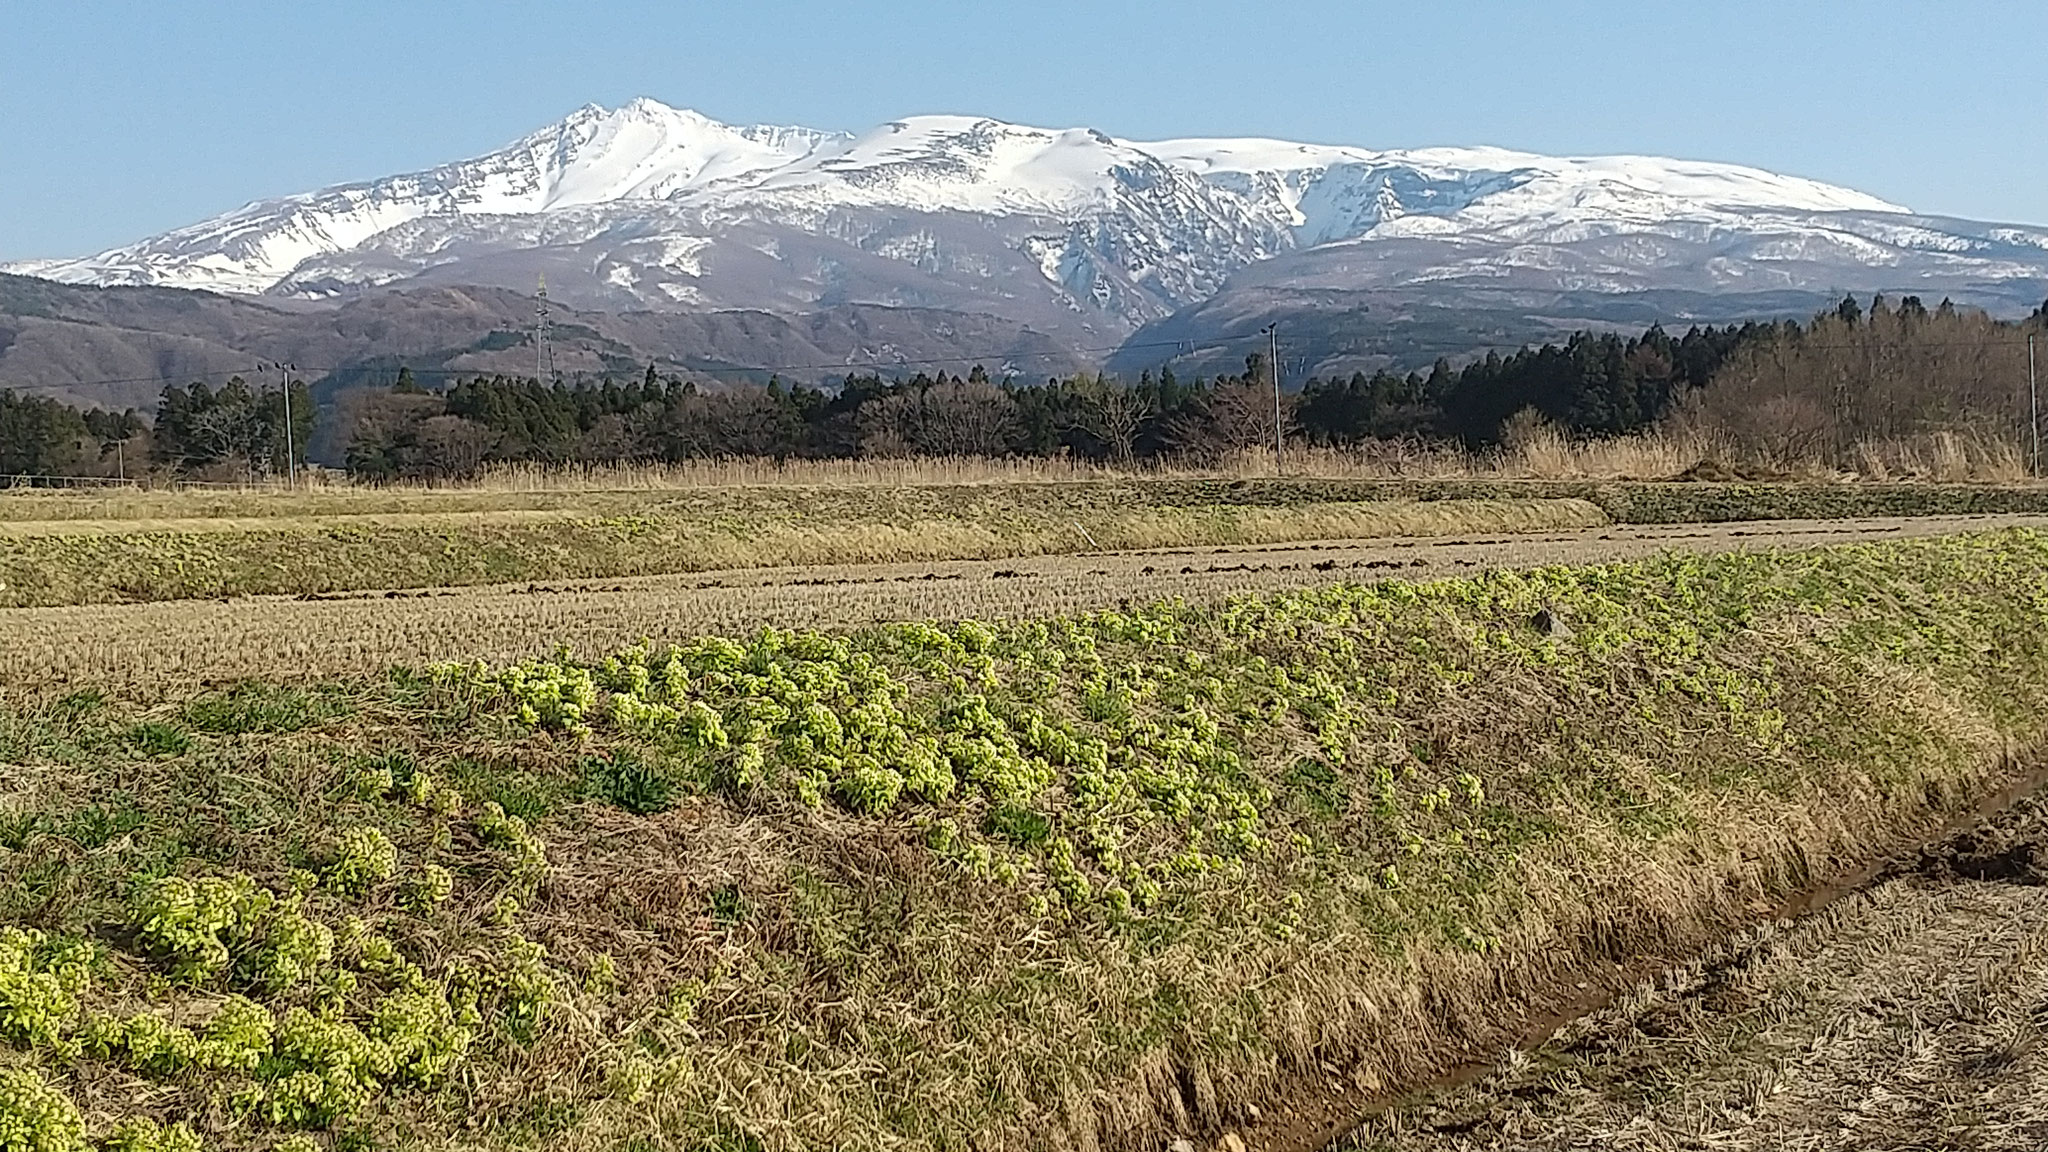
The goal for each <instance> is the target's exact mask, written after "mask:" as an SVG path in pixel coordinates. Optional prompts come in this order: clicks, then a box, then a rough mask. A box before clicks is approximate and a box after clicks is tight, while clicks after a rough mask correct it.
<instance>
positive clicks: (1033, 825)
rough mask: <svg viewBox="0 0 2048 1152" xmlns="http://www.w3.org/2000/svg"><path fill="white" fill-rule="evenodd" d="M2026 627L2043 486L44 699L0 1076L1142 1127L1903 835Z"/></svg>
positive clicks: (2046, 590)
mask: <svg viewBox="0 0 2048 1152" xmlns="http://www.w3.org/2000/svg"><path fill="white" fill-rule="evenodd" d="M1539 610H1541V611H1540V613H1539ZM2044 618H2048V537H2044V536H2042V535H2040V534H2038V533H2033V532H2024V531H2015V532H2004V533H1995V534H1985V535H1979V536H1968V537H1956V538H1944V539H1937V540H1923V541H1912V542H1899V543H1889V544H1881V545H1855V546H1846V547H1839V548H1826V549H1819V550H1815V551H1809V552H1782V553H1745V554H1717V555H1711V556H1665V557H1659V558H1655V559H1650V560H1645V561H1640V562H1634V563H1619V564H1611V565H1604V566H1594V567H1577V568H1562V567H1551V568H1542V569H1535V570H1529V571H1511V572H1498V573H1491V574H1488V575H1484V576H1480V577H1474V578H1469V579H1452V580H1443V581H1437V582H1431V583H1425V584H1406V583H1387V584H1381V585H1374V586H1356V585H1350V586H1338V587H1327V588H1320V589H1312V590H1306V591H1300V592H1294V593H1286V594H1273V595H1266V596H1257V597H1249V598H1243V599H1239V600H1233V601H1231V602H1229V603H1227V604H1224V605H1221V606H1216V607H1189V606H1176V605H1161V606H1156V607H1148V608H1140V609H1134V610H1130V611H1121V612H1111V613H1103V614H1098V615H1093V616H1088V617H1084V618H1079V619H1063V620H1052V621H1025V622H1018V623H1014V624H989V625H983V624H974V623H969V624H963V625H960V626H958V627H949V628H936V627H932V626H929V625H901V626H887V627H878V628H873V629H866V630H861V631H858V632H855V633H853V634H850V635H847V636H843V637H834V636H828V635H819V634H815V633H807V632H796V633H768V634H764V635H760V636H756V637H753V638H751V639H747V640H742V641H730V640H705V641H701V642H692V643H689V644H685V645H684V646H682V647H681V648H680V649H678V650H676V651H673V652H670V651H665V650H659V649H657V650H652V651H649V650H637V651H628V652H622V653H619V654H618V656H617V657H616V658H615V659H612V660H610V661H606V662H600V664H598V665H597V666H585V665H581V664H578V663H574V662H557V661H542V662H539V663H534V664H530V665H527V666H524V667H521V668H517V669H497V668H490V667H480V668H469V669H450V670H446V671H443V672H441V673H438V674H436V675H435V676H434V677H432V678H429V679H422V678H417V677H398V678H395V679H390V680H356V681H348V682H342V683H336V684H333V685H329V686H324V687H315V688H307V687H280V686H274V685H264V684H261V683H254V684H249V685H244V686H241V687H238V688H234V689H230V690H216V691H210V692H205V693H201V694H199V695H196V696H193V697H189V698H186V699H184V700H180V701H173V702H170V703H166V704H161V705H157V706H154V707H150V708H147V709H137V708H136V707H134V706H132V705H128V704H123V703H121V702H119V701H118V700H117V699H111V698H108V697H106V696H104V695H102V694H99V693H94V692H90V691H85V692H73V693H71V694H69V695H66V696H63V697H55V696H49V695H43V696H38V697H28V698H24V697H18V696H17V697H13V698H10V699H9V700H8V702H7V706H6V707H5V709H4V710H0V764H5V765H6V766H7V767H6V768H5V772H6V774H7V780H6V783H7V788H6V792H5V804H4V808H0V814H4V819H0V844H4V845H5V847H6V848H7V849H8V851H7V852H6V853H5V855H4V856H0V921H4V922H7V923H10V924H18V925H32V926H34V927H35V928H36V929H37V930H38V931H39V932H41V933H43V935H41V936H39V937H33V938H13V937H10V938H6V939H0V960H4V962H5V963H4V964H0V969H5V970H6V971H9V972H18V973H23V974H25V975H24V977H23V978H24V979H30V980H33V981H36V982H35V983H33V984H30V985H25V986H26V987H32V988H34V989H37V990H38V991H37V992H36V996H35V998H33V999H24V998H22V997H11V998H10V999H9V1000H7V1001H6V1002H5V1004H4V1007H0V1017H4V1018H0V1035H4V1036H5V1038H6V1039H7V1041H8V1043H9V1044H10V1045H11V1046H12V1049H13V1055H12V1059H11V1062H10V1063H9V1065H8V1066H7V1068H6V1070H5V1076H6V1077H7V1079H6V1083H5V1086H6V1088H7V1090H8V1092H9V1093H11V1094H12V1096H11V1098H12V1099H16V1100H30V1101H33V1102H34V1103H35V1104H36V1110H35V1111H34V1112H33V1114H32V1117H31V1118H32V1119H33V1121H34V1123H35V1124H37V1125H39V1127H38V1128H37V1132H38V1134H49V1135H50V1139H49V1141H48V1142H47V1143H46V1144H44V1145H43V1146H44V1147H47V1148H51V1149H69V1148H73V1147H76V1146H77V1141H78V1140H79V1139H80V1138H81V1136H82V1135H83V1134H85V1133H91V1134H94V1135H104V1134H109V1133H112V1132H114V1131H115V1130H116V1128H117V1126H119V1125H121V1124H123V1123H128V1124H131V1125H132V1124H134V1123H136V1121H137V1118H138V1117H141V1118H145V1119H147V1120H148V1121H149V1122H150V1123H151V1124H162V1123H165V1122H174V1123H186V1124H190V1125H192V1126H193V1127H194V1129H195V1130H196V1133H197V1134H198V1135H200V1136H203V1138H204V1140H205V1142H206V1144H207V1146H209V1147H222V1148H230V1149H239V1148H250V1149H255V1148H265V1147H271V1146H273V1145H274V1143H275V1142H276V1141H277V1140H278V1139H279V1138H280V1137H281V1136H282V1135H283V1134H285V1133H287V1132H289V1131H291V1130H293V1129H296V1128H311V1129H315V1130H325V1131H331V1132H333V1133H334V1134H335V1137H336V1138H337V1139H338V1140H341V1141H345V1142H348V1143H349V1144H351V1145H352V1146H379V1147H385V1146H390V1147H405V1148H451V1149H452V1148H456V1147H477V1146H493V1147H504V1146H531V1147H537V1148H546V1149H562V1150H577V1152H581V1150H583V1149H597V1148H611V1147H617V1146H620V1145H623V1144H632V1145H633V1146H635V1147H640V1148H647V1149H666V1148H676V1149H682V1148H707V1147H709V1148H721V1149H749V1150H757V1152H785V1150H786V1152H796V1150H800V1149H801V1150H809V1149H825V1148H835V1149H867V1148H899V1149H966V1148H969V1147H974V1148H980V1149H989V1148H999V1149H1000V1148H1015V1149H1027V1148H1028V1149H1034V1150H1036V1149H1057V1148H1093V1147H1111V1148H1141V1147H1143V1148H1156V1147H1159V1146H1160V1145H1161V1144H1163V1143H1164V1142H1165V1141H1166V1140H1168V1139H1170V1138H1171V1137H1172V1136H1174V1135H1175V1134H1176V1133H1180V1134H1187V1135H1191V1136H1202V1135H1206V1134H1214V1133H1216V1132H1218V1131H1219V1130H1221V1129H1223V1128H1225V1127H1227V1126H1230V1125H1232V1124H1235V1123H1236V1122H1238V1120H1239V1119H1240V1118H1241V1117H1243V1116H1244V1115H1246V1114H1247V1111H1248V1109H1249V1108H1250V1107H1251V1106H1253V1105H1267V1106H1270V1105H1272V1104H1274V1103H1275V1102H1276V1101H1281V1100H1285V1099H1287V1098H1288V1095H1289V1093H1290V1092H1291V1091H1292V1090H1294V1089H1296V1088H1298V1087H1299V1086H1300V1085H1301V1084H1302V1083H1303V1082H1304V1081H1305V1080H1309V1079H1313V1080H1314V1081H1316V1082H1318V1083H1327V1082H1328V1081H1329V1080H1330V1079H1331V1078H1332V1077H1333V1076H1335V1077H1339V1078H1342V1079H1344V1080H1346V1081H1349V1082H1351V1083H1354V1084H1357V1085H1361V1086H1364V1087H1365V1088H1366V1089H1368V1090H1384V1089H1391V1088H1393V1087H1395V1086H1399V1085H1402V1084H1408V1083H1414V1082H1416V1081H1417V1080H1419V1079H1425V1078H1427V1077H1429V1076H1430V1075H1432V1074H1433V1073H1434V1072H1436V1071H1437V1070H1438V1069H1440V1068H1442V1067H1443V1066H1445V1065H1446V1064H1447V1063H1451V1062H1454V1061H1458V1060H1461V1059H1465V1058H1469V1057H1471V1056H1473V1055H1475V1054H1477V1053H1480V1052H1484V1051H1488V1050H1492V1049H1493V1047H1494V1046H1495V1045H1497V1044H1498V1043H1499V1042H1500V1041H1501V1039H1502V1038H1503V1036H1504V1035H1506V1034H1509V1032H1508V1030H1510V1029H1513V1028H1515V1027H1516V1026H1517V1025H1518V1024H1519V1023H1520V1022H1521V1021H1522V1020H1523V1019H1525V1018H1527V1017H1528V1016H1530V1015H1531V1014H1534V1013H1538V1012H1540V1011H1541V1010H1542V1007H1541V1006H1542V1005H1544V1004H1546V1003H1549V1002H1552V1000H1553V997H1555V996H1556V994H1557V992H1558V990H1559V989H1560V988H1569V987H1570V986H1571V983H1572V982H1573V981H1574V980H1576V979H1582V978H1583V977H1582V976H1581V975H1580V973H1582V972H1585V971H1587V970H1591V969H1599V970H1605V969H1606V968H1607V966H1609V965H1611V964H1612V963H1614V962H1617V961H1625V960H1633V959H1638V958H1641V957H1644V956H1651V955H1659V956H1661V955H1672V956H1678V955H1689V954H1692V953H1693V952H1694V950H1696V949H1697V948H1699V947H1700V946H1702V945H1703V944H1704V943H1706V942H1708V941H1710V940H1712V939H1713V938H1715V937H1716V936H1718V935H1720V934H1721V933H1722V932H1724V931H1725V930H1726V929H1728V928H1730V927H1732V926H1734V925H1738V924H1741V923H1743V922H1745V921H1747V920H1749V919H1750V918H1752V917H1754V916H1756V915H1757V914H1758V909H1760V908H1769V907H1772V906H1774V905H1775V903H1776V902H1777V901H1778V900H1780V899H1781V898H1783V897H1784V896H1785V895H1786V894H1788V893H1790V892H1793V891H1796V890H1799V889H1801V888H1803V887H1805V886H1808V885H1810V884H1812V883H1814V882H1815V880H1816V879H1817V878H1819V877H1823V876H1826V875H1828V874H1830V873H1831V872H1833V871H1834V870H1836V869H1837V868H1840V867H1843V866H1845V865H1847V864H1849V863H1852V862H1857V861H1862V860H1865V859H1868V858H1869V857H1870V856H1871V855H1872V854H1873V853H1875V852H1878V851H1881V850H1882V849H1884V848H1886V847H1888V846H1890V845H1892V844H1894V843H1896V842H1898V841H1899V840H1901V839H1910V838H1914V837H1917V836H1919V835H1922V834H1924V833H1925V832H1926V830H1927V829H1929V828H1930V827H1932V826H1933V825H1934V824H1936V823H1937V822H1938V821H1940V820H1941V819H1943V818H1944V817H1946V816H1948V815H1949V814H1951V813H1953V812H1955V811H1957V810H1959V809H1962V808H1966V807H1968V806H1969V805H1971V804H1973V803H1974V802H1975V801H1977V800H1978V799H1979V798H1981V797H1982V796H1984V795H1986V794H1987V793H1989V792H1991V791H1993V790H1995V789H1996V788H1997V787H1999V786H2001V785H2002V784H2003V783H2004V782H2005V781H2006V780H2007V779H2008V777H2009V776H2010V775H2011V774H2012V773H2013V772H2014V771H2015V769H2014V767H2013V765H2012V756H2013V754H2014V752H2015V751H2016V750H2019V749H2031V748H2038V747H2039V746H2040V742H2041V740H2042V737H2043V736H2044V725H2043V722H2042V720H2041V717H2042V715H2043V714H2044V708H2048V629H2043V628H2042V626H2041V625H2042V623H2043V620H2044ZM1539 619H1540V620H1542V621H1544V622H1545V626H1542V627H1538V626H1537V621H1538V620H1539ZM565 639H568V638H565ZM194 797H205V798H206V800H205V803H203V804H201V803H194V802H193V798H194ZM513 817H517V819H516V820H515V819H513ZM265 893H267V895H264V894H265ZM145 1018H147V1019H145ZM151 1131H156V1129H151Z"/></svg>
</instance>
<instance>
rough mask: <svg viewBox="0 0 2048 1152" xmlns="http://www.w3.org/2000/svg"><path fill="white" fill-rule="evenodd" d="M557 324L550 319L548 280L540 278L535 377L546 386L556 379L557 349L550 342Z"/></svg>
mask: <svg viewBox="0 0 2048 1152" xmlns="http://www.w3.org/2000/svg"><path fill="white" fill-rule="evenodd" d="M554 331H555V322H554V321H553V320H552V319H550V318H549V317H548V278H547V276H546V275H542V276H541V278H540V290H539V291H538V292H536V293H535V294H534V298H533V375H534V378H535V379H537V380H539V381H540V382H541V383H543V384H545V383H547V382H548V381H550V380H553V379H554V378H555V349H554V345H553V344H551V343H550V342H549V337H551V336H553V335H554Z"/></svg>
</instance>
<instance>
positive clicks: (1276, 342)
mask: <svg viewBox="0 0 2048 1152" xmlns="http://www.w3.org/2000/svg"><path fill="white" fill-rule="evenodd" d="M1266 371H1267V373H1268V374H1270V375H1271V376H1272V377H1273V475H1275V476H1278V475H1280V474H1281V473H1283V472H1285V471H1286V470H1287V456H1286V448H1285V447H1284V438H1285V435H1286V431H1287V429H1286V425H1285V424H1284V423H1283V422H1282V421H1281V419H1280V325H1279V323H1278V322H1277V321H1276V322H1274V323H1272V324H1268V325H1266Z"/></svg>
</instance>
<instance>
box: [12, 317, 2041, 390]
mask: <svg viewBox="0 0 2048 1152" xmlns="http://www.w3.org/2000/svg"><path fill="white" fill-rule="evenodd" d="M550 327H551V326H550ZM1264 338H1265V329H1263V328H1261V329H1260V330H1259V331H1257V332H1248V333H1240V334H1237V335H1233V336H1217V337H1211V338H1209V339H1206V340H1155V341H1147V342H1143V343H1136V344H1132V343H1124V344H1108V345H1103V346H1101V347H1093V348H1059V349H1051V350H1048V351H1044V352H1019V351H1015V350H1012V349H999V350H992V351H988V352H981V353H974V354H969V355H961V356H935V357H923V358H918V359H914V360H913V359H906V360H898V361H882V360H826V361H818V362H816V363H811V364H759V365H749V364H732V365H726V366H721V367H718V368H699V369H690V368H687V367H684V366H680V365H679V367H684V371H699V372H705V373H715V372H753V373H760V372H767V373H783V372H822V371H827V370H839V369H844V370H847V371H869V372H875V373H878V374H879V373H881V372H900V371H903V370H906V369H913V368H921V367H935V366H937V365H941V364H980V363H985V362H990V361H995V362H1005V361H1019V360H1054V359H1061V358H1066V357H1074V356H1094V355H1106V354H1109V353H1115V352H1126V351H1136V350H1146V349H1158V348H1173V349H1176V350H1178V351H1177V352H1176V356H1179V355H1189V356H1192V355H1197V354H1199V353H1203V352H1216V351H1221V350H1223V349H1224V348H1226V347H1229V346H1232V345H1240V344H1244V343H1247V342H1249V341H1253V340H1262V339H1264ZM1681 339H1682V338H1681V337H1672V341H1673V343H1678V342H1679V341H1680V340H1681ZM2027 343H2028V341H2027V339H2026V338H2017V339H2009V340H1952V341H1935V342H1932V343H1929V342H1922V341H1914V342H1911V343H1890V344H1884V343H1880V344H1869V343H1856V344H1815V343H1810V342H1806V341H1797V342H1795V343H1793V344H1791V345H1789V346H1788V347H1789V348H1790V349H1799V350H1809V351H1832V352H1844V351H1866V350H1870V351H1919V350H1923V349H1954V348H1965V349H1984V348H2024V347H2026V346H2027ZM1464 347H1465V348H1466V349H1468V350H1469V351H1473V352H1499V351H1518V352H1519V351H1528V350H1532V349H1538V348H1546V347H1554V348H1563V347H1565V345H1563V344H1559V343H1557V342H1556V341H1554V340H1552V341H1545V342H1543V343H1541V344H1539V343H1536V342H1534V341H1523V342H1521V343H1517V344H1467V345H1464ZM1171 358H1172V357H1169V359H1171ZM381 359H400V360H402V357H381ZM552 359H553V357H552V355H548V356H547V357H546V359H545V360H544V361H542V363H544V364H545V363H547V362H549V361H552ZM401 366H404V367H407V368H408V369H409V370H410V371H411V372H412V374H413V375H414V376H438V377H444V378H446V377H459V376H468V377H475V378H483V377H488V376H493V375H503V373H496V372H491V371H489V370H486V369H478V368H445V367H443V368H427V367H421V368H412V367H411V366H409V365H401ZM383 367H384V366H383V365H378V364H368V363H361V362H358V363H354V364H342V365H336V366H331V367H307V368H304V369H301V370H300V373H301V375H302V376H310V375H315V374H319V375H331V374H333V373H336V372H344V371H349V372H363V371H378V370H381V369H382V368H383ZM250 371H252V370H251V369H244V368H227V369H217V370H215V371H211V372H183V373H179V374H178V375H176V376H164V375H157V376H127V377H112V378H108V379H101V380H75V381H70V382H68V383H61V384H7V383H0V390H4V391H10V392H65V391H71V390H74V389H79V388H100V387H108V386H112V385H117V384H163V385H177V384H182V383H187V382H189V383H205V382H207V381H210V380H217V379H232V378H234V377H236V376H242V375H244V374H245V373H247V372H250ZM541 379H543V381H545V379H546V377H542V378H541Z"/></svg>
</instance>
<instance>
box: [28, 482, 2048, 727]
mask: <svg viewBox="0 0 2048 1152" xmlns="http://www.w3.org/2000/svg"><path fill="white" fill-rule="evenodd" d="M2023 525H2035V526H2048V517H1970V518H1913V519H1884V520H1863V521H1844V522H1828V521H1783V522H1756V523H1747V524H1742V525H1733V526H1714V527H1687V526H1678V527H1620V526H1617V527H1613V528H1605V529H1575V530H1562V531H1552V532H1533V533H1525V534H1520V535H1514V536H1488V537H1479V538H1471V537H1466V538H1456V537H1453V538H1438V539H1420V538H1408V539H1390V540H1382V541H1375V542H1370V543H1358V542H1344V541H1323V542H1319V543H1301V544H1278V545H1269V546H1264V547H1233V548H1186V549H1176V550H1170V551H1157V552H1122V553H1111V554H1091V555H1083V556H1044V557H1035V558H1024V559H1012V560H998V561H947V562H935V563H916V564H874V565H821V566H813V567H808V568H800V569H792V568H780V569H746V570H735V571H729V572H721V573H718V574H716V575H690V576H656V577H642V578H636V579H623V580H603V581H575V582H552V583H533V584H518V585H498V586H488V587H477V588H461V589H456V588H440V589H419V590H413V591H406V592H398V593H394V594H386V593H381V592H369V593H358V594H338V595H336V596H333V597H319V598H290V597H255V598H248V599H237V600H223V601H210V600H208V601H171V602H158V603H146V604H121V605H88V606H79V607H65V608H27V609H6V610H0V681H4V682H6V683H9V684H13V685H18V686H23V687H34V686H46V685H58V684H97V685H104V686H109V687H115V688H118V689H120V690H122V691H124V692H127V693H131V694H137V695H142V696H155V695H162V694H171V693H175V692H179V691H183V690H185V689H186V688H187V687H188V686H189V685H191V684H193V683H195V682H217V681H225V680H234V679H241V678H257V679H264V680H282V681H293V680H308V679H327V678H333V677H342V676H356V675H365V674H373V673H376V672H380V671H382V670H383V669H385V668H388V667H391V666H393V665H401V666H410V667H418V666H423V665H426V664H430V663H434V662H437V661H443V660H473V659H487V660H492V661H513V660H519V659H524V658H527V657H535V656H543V655H546V654H548V653H550V652H553V651H554V650H555V649H556V647H557V646H558V645H564V644H566V645H568V646H569V647H570V649H571V650H572V651H574V652H576V653H578V654H579V655H582V656H585V657H591V658H595V657H597V656H601V655H603V654H605V653H607V652H610V651H614V650H616V649H619V648H622V647H624V646H626V645H629V644H633V643H636V642H638V641H640V640H641V639H643V638H652V639H654V640H656V641H660V642H664V643H666V642H681V641H684V640H687V639H690V638H692V637H695V636H700V635H707V634H723V635H738V634H746V633H750V632H752V631H754V630H756V629H759V628H762V627H768V626H774V627H780V628H828V629H845V628H855V627H860V626H863V625H866V624H871V623H876V622H880V621H889V620H921V619H940V620H959V619H998V618H1020V617H1043V616H1053V615H1072V614H1077V613H1081V612H1088V611H1093V610H1096V609H1101V608H1108V607H1114V606H1116V605H1119V604H1122V603H1124V602H1126V601H1137V602H1147V601H1152V600H1162V599H1173V598H1181V599H1186V600H1189V601H1191V602H1213V601H1216V600H1220V599H1222V598H1224V597H1227V596H1232V595H1237V594H1241V593H1248V592H1265V591H1274V590H1279V589H1285V588H1299V587H1310V586H1314V585H1318V584H1327V583H1333V582H1338V581H1372V580H1378V579H1384V578H1388V577H1406V578H1429V577H1436V576H1444V575H1454V574H1460V573H1465V572H1472V571H1481V570H1485V569H1490V568H1501V567H1531V566H1536V565H1544V564H1578V563H1593V562H1604V561H1608V560H1625V559H1635V558H1640V557H1643V556H1648V555H1651V554H1654V553H1657V552H1661V551H1667V550H1679V551H1692V552H1711V551H1723V550H1729V549H1738V548H1785V547H1811V546H1813V545H1817V544H1826V543H1836V542H1842V541H1849V540H1882V539H1903V538H1910V537H1922V536H1934V535H1943V534H1947V533H1952V532H1959V531H1967V530H1982V529H1989V528H1996V527H2012V526H2023Z"/></svg>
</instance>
